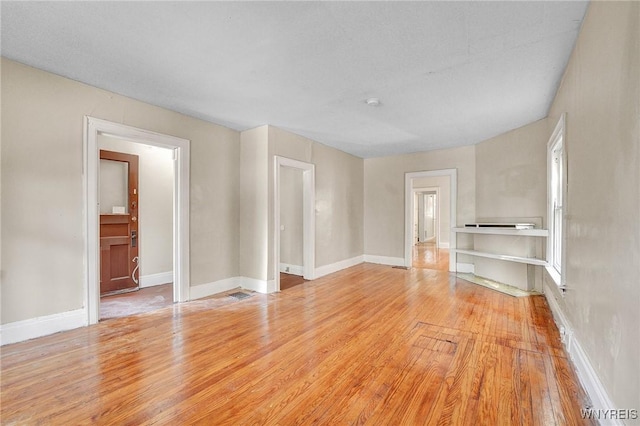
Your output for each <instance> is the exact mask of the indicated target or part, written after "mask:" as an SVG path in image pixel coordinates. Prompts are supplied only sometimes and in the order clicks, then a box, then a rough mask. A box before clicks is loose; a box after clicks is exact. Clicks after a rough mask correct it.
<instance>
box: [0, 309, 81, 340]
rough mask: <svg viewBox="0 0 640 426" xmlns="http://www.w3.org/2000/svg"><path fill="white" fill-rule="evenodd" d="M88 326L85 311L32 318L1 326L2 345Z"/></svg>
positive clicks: (77, 310) (0, 337)
mask: <svg viewBox="0 0 640 426" xmlns="http://www.w3.org/2000/svg"><path fill="white" fill-rule="evenodd" d="M87 324H88V316H87V312H86V311H85V310H84V309H76V310H75V311H69V312H62V313H59V314H53V315H47V316H44V317H36V318H30V319H27V320H22V321H16V322H10V323H8V324H2V325H0V345H8V344H10V343H17V342H22V341H24V340H29V339H35V338H36V337H42V336H47V335H49V334H53V333H57V332H59V331H66V330H72V329H74V328H79V327H83V326H85V325H87Z"/></svg>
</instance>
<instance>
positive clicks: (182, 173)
mask: <svg viewBox="0 0 640 426" xmlns="http://www.w3.org/2000/svg"><path fill="white" fill-rule="evenodd" d="M100 134H104V135H107V136H111V137H115V138H118V139H125V140H128V141H131V142H136V143H142V144H146V145H153V146H158V147H162V148H170V149H173V151H174V176H175V179H174V202H173V222H174V227H173V233H174V235H173V252H174V254H173V273H174V286H173V289H174V290H173V291H174V294H173V300H174V301H176V302H185V301H188V300H189V156H190V141H189V140H187V139H182V138H177V137H174V136H169V135H163V134H161V133H156V132H151V131H148V130H143V129H138V128H135V127H131V126H127V125H124V124H119V123H113V122H110V121H106V120H101V119H98V118H94V117H89V116H85V118H84V141H83V142H84V144H83V148H84V152H83V174H84V179H83V181H84V192H85V212H84V217H85V226H86V227H85V267H86V269H85V310H86V313H87V323H88V324H95V323H97V322H98V321H99V319H100V312H99V311H100V275H99V274H100V253H99V250H100V249H99V238H100V237H99V217H100V216H99V200H98V195H99V193H98V185H99V178H100V174H99V148H98V135H100Z"/></svg>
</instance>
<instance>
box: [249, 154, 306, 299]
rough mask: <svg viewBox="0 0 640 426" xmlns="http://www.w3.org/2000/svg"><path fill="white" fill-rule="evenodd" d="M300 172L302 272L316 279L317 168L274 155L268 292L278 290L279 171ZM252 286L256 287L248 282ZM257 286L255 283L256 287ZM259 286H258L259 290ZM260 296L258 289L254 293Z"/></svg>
mask: <svg viewBox="0 0 640 426" xmlns="http://www.w3.org/2000/svg"><path fill="white" fill-rule="evenodd" d="M281 167H293V168H294V169H299V170H302V244H303V248H302V252H303V257H304V259H303V262H302V263H303V265H302V268H303V273H302V276H304V278H305V279H307V280H313V279H315V277H316V276H315V271H316V269H315V262H316V168H315V165H313V164H311V163H305V162H303V161H298V160H292V159H291V158H286V157H281V156H279V155H274V157H273V265H272V269H271V270H272V271H273V275H274V279H273V280H272V281H273V283H270V282H269V283H266V288H267V290H269V289H271V292H273V291H280V273H279V271H280V168H281ZM250 283H252V284H251V285H254V284H256V283H255V282H252V281H250ZM256 285H257V284H256ZM261 286H262V284H261V285H260V286H258V287H260V288H262V287H261ZM255 291H259V292H261V293H262V291H261V290H255Z"/></svg>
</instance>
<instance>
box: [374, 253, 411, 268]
mask: <svg viewBox="0 0 640 426" xmlns="http://www.w3.org/2000/svg"><path fill="white" fill-rule="evenodd" d="M364 261H365V262H367V263H377V264H378V265H389V266H406V265H405V263H404V261H405V259H403V258H402V257H390V256H376V255H373V254H365V255H364ZM409 267H411V266H409Z"/></svg>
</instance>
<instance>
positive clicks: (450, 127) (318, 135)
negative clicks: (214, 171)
mask: <svg viewBox="0 0 640 426" xmlns="http://www.w3.org/2000/svg"><path fill="white" fill-rule="evenodd" d="M587 4H588V3H587V2H581V1H570V2H555V1H552V2H551V1H540V2H538V1H533V2H530V1H519V2H507V1H504V2H436V1H433V2H403V1H385V2H351V1H347V2H146V1H145V2H8V1H2V3H1V14H2V15H1V20H2V21H1V22H2V33H1V37H2V38H1V48H2V51H1V53H2V56H4V57H6V58H9V59H12V60H15V61H18V62H21V63H24V64H27V65H31V66H33V67H36V68H40V69H43V70H46V71H49V72H52V73H55V74H59V75H62V76H65V77H68V78H71V79H74V80H77V81H80V82H83V83H87V84H90V85H92V86H96V87H100V88H103V89H106V90H110V91H113V92H116V93H119V94H122V95H126V96H129V97H132V98H135V99H139V100H141V101H144V102H148V103H150V104H154V105H158V106H161V107H165V108H168V109H171V110H174V111H178V112H181V113H184V114H187V115H190V116H193V117H197V118H201V119H203V120H207V121H210V122H214V123H218V124H221V125H224V126H227V127H230V128H233V129H236V130H246V129H250V128H254V127H257V126H260V125H264V124H271V125H274V126H277V127H280V128H283V129H286V130H289V131H292V132H294V133H297V134H300V135H303V136H306V137H308V138H310V139H313V140H316V141H318V142H321V143H323V144H325V145H329V146H333V147H336V148H338V149H341V150H343V151H346V152H348V153H351V154H353V155H356V156H359V157H363V158H370V157H380V156H386V155H393V154H403V153H410V152H418V151H428V150H432V149H439V148H448V147H455V146H462V145H470V144H475V143H478V142H480V141H483V140H486V139H488V138H491V137H493V136H496V135H499V134H501V133H504V132H506V131H509V130H511V129H514V128H517V127H520V126H523V125H525V124H528V123H531V122H533V121H536V120H538V119H541V118H544V117H545V116H546V115H547V112H548V109H549V107H550V105H551V102H552V101H553V97H554V95H555V93H556V90H557V88H558V86H559V84H560V80H561V78H562V74H563V72H564V69H565V67H566V64H567V62H568V60H569V56H570V54H571V51H572V49H573V46H574V44H575V41H576V38H577V35H578V31H579V29H580V25H581V23H582V19H583V17H584V14H585V12H586V9H587ZM372 97H373V98H378V99H379V105H378V106H370V105H368V104H367V102H366V100H367V99H369V98H372Z"/></svg>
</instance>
